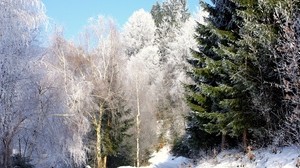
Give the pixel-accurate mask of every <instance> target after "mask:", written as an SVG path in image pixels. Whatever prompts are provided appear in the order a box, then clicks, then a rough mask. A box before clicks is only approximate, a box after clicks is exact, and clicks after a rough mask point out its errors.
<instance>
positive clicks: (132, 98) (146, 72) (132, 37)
mask: <svg viewBox="0 0 300 168" xmlns="http://www.w3.org/2000/svg"><path fill="white" fill-rule="evenodd" d="M155 30H156V27H155V24H154V20H153V19H152V16H151V15H150V13H148V12H145V11H144V10H138V11H137V12H135V13H133V15H132V16H131V17H130V18H129V20H128V22H127V23H126V24H125V26H124V30H123V45H124V47H125V48H124V50H125V53H126V55H127V58H128V61H127V63H126V65H127V68H126V71H125V73H124V80H125V81H126V83H125V90H126V91H127V92H126V97H127V99H128V106H129V107H130V108H131V109H132V110H133V112H134V113H135V115H136V117H135V118H136V131H135V135H136V156H137V158H136V162H137V165H139V164H140V163H142V162H143V161H146V160H147V156H146V154H145V151H146V150H150V148H152V147H153V146H154V144H155V142H156V137H157V136H156V127H155V123H156V118H155V114H156V109H157V105H156V102H157V101H156V96H155V95H156V94H155V93H156V91H157V90H156V86H157V84H158V83H159V82H158V78H159V77H160V71H159V57H158V48H157V46H155V45H154V39H155ZM130 51H131V52H130Z"/></svg>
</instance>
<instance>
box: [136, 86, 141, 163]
mask: <svg viewBox="0 0 300 168" xmlns="http://www.w3.org/2000/svg"><path fill="white" fill-rule="evenodd" d="M136 106H137V115H136V167H140V115H141V112H140V97H139V88H138V81H137V80H136Z"/></svg>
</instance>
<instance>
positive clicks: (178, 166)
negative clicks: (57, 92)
mask: <svg viewBox="0 0 300 168" xmlns="http://www.w3.org/2000/svg"><path fill="white" fill-rule="evenodd" d="M169 151H170V147H168V146H167V147H164V148H162V149H161V150H160V151H159V152H156V153H154V154H153V155H152V157H151V159H150V160H149V163H150V165H149V166H146V167H143V168H189V167H190V168H237V167H239V168H300V146H289V147H282V148H274V147H269V148H263V149H257V150H253V151H252V154H253V155H252V157H253V159H251V160H250V159H249V155H247V154H245V153H244V152H241V151H240V150H226V151H223V152H221V153H219V154H218V155H217V156H216V157H211V156H207V157H203V158H200V159H193V160H192V159H188V158H185V157H175V156H172V155H171V154H170V152H169ZM120 168H132V167H130V166H123V167H120Z"/></svg>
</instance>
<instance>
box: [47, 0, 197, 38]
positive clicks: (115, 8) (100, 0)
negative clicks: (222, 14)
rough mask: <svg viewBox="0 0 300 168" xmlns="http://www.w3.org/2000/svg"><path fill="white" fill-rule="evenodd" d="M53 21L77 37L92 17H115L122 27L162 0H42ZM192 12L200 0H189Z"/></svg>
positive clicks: (68, 34) (69, 36) (67, 32)
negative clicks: (130, 19) (129, 19)
mask: <svg viewBox="0 0 300 168" xmlns="http://www.w3.org/2000/svg"><path fill="white" fill-rule="evenodd" d="M42 1H43V3H44V4H45V7H46V12H47V15H48V16H49V17H50V19H51V20H52V22H55V23H56V24H57V25H59V26H63V27H64V33H65V36H66V37H67V38H72V37H76V36H77V34H78V33H79V32H80V31H81V30H82V27H83V26H84V25H86V23H87V20H88V19H89V18H90V17H96V16H98V15H103V16H106V17H111V18H113V19H114V20H115V21H116V23H117V24H118V26H119V27H121V26H122V25H123V24H124V23H125V22H126V21H127V19H128V18H129V17H130V16H131V14H132V13H133V12H134V11H136V10H138V9H141V8H143V9H145V10H146V11H150V10H151V7H152V5H153V4H155V2H156V1H159V2H161V1H162V0H85V1H84V0H42ZM188 2H189V9H190V11H191V12H193V11H196V9H197V8H198V7H199V0H188Z"/></svg>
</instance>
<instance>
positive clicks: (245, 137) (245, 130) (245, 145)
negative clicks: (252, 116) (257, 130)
mask: <svg viewBox="0 0 300 168" xmlns="http://www.w3.org/2000/svg"><path fill="white" fill-rule="evenodd" d="M243 146H244V150H245V151H247V147H248V139H247V129H246V128H245V129H244V131H243Z"/></svg>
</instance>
